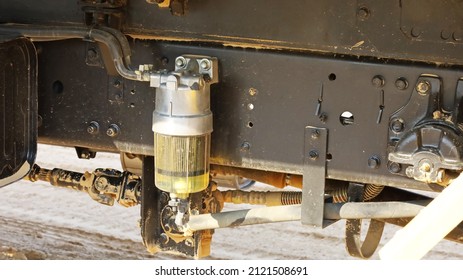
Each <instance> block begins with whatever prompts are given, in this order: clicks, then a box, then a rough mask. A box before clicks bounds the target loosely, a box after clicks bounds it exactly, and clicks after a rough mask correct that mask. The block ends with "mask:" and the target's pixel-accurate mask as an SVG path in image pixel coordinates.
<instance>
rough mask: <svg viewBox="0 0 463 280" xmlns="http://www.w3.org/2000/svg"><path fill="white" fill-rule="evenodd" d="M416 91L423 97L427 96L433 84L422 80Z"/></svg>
mask: <svg viewBox="0 0 463 280" xmlns="http://www.w3.org/2000/svg"><path fill="white" fill-rule="evenodd" d="M415 89H416V91H417V92H418V93H419V94H421V95H426V94H427V93H428V92H429V90H430V89H431V84H430V83H429V82H428V81H426V80H421V81H419V82H418V84H417V85H416V87H415Z"/></svg>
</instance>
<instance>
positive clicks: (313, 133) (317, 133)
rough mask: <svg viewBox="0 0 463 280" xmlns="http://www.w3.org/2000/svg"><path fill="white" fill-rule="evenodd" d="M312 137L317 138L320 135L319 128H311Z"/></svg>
mask: <svg viewBox="0 0 463 280" xmlns="http://www.w3.org/2000/svg"><path fill="white" fill-rule="evenodd" d="M311 136H312V139H317V138H318V137H320V130H318V129H314V130H312V135H311Z"/></svg>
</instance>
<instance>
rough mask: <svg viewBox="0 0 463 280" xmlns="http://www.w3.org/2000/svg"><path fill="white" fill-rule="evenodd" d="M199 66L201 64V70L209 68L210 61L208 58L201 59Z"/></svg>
mask: <svg viewBox="0 0 463 280" xmlns="http://www.w3.org/2000/svg"><path fill="white" fill-rule="evenodd" d="M199 66H201V68H202V69H203V70H209V69H210V68H211V62H210V61H209V60H208V59H203V60H201V62H200V63H199Z"/></svg>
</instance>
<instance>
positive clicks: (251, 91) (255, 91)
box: [249, 88, 257, 96]
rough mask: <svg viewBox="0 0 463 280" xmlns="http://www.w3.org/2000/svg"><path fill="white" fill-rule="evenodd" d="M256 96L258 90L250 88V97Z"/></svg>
mask: <svg viewBox="0 0 463 280" xmlns="http://www.w3.org/2000/svg"><path fill="white" fill-rule="evenodd" d="M256 94H257V89H255V88H250V89H249V95H250V96H254V95H256Z"/></svg>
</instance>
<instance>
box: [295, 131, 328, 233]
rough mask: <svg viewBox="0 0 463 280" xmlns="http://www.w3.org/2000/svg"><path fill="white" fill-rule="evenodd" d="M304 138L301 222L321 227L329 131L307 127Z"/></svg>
mask: <svg viewBox="0 0 463 280" xmlns="http://www.w3.org/2000/svg"><path fill="white" fill-rule="evenodd" d="M304 138H305V141H304V169H303V174H302V176H303V182H302V207H301V222H302V224H304V225H311V226H315V227H321V226H323V208H324V201H325V177H326V153H327V145H328V129H326V128H318V127H313V126H306V127H305V133H304Z"/></svg>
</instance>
